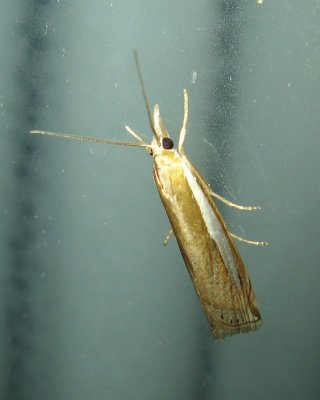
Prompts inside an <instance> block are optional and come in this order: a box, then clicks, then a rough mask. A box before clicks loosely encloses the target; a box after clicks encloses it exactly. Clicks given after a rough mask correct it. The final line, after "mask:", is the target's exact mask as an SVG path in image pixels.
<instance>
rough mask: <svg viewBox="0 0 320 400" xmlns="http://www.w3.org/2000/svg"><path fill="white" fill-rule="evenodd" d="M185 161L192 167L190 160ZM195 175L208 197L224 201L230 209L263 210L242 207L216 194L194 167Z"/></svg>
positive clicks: (253, 207) (254, 207)
mask: <svg viewBox="0 0 320 400" xmlns="http://www.w3.org/2000/svg"><path fill="white" fill-rule="evenodd" d="M184 159H185V160H186V162H187V163H188V164H189V165H191V166H192V164H191V163H190V161H189V160H187V159H186V157H184ZM193 173H194V175H195V176H196V179H197V181H198V182H201V184H202V185H203V187H204V190H205V191H206V192H207V194H208V196H213V197H215V198H216V199H218V200H220V201H222V202H223V203H225V204H227V205H228V206H229V207H234V208H237V209H238V210H247V211H251V210H261V207H260V206H242V205H240V204H236V203H232V201H230V200H227V199H225V198H224V197H223V196H221V195H220V194H218V193H216V192H214V191H213V190H212V189H211V186H210V185H209V183H207V182H206V181H205V180H204V179H203V178H202V176H201V175H200V174H199V173H198V171H197V170H196V169H195V167H193Z"/></svg>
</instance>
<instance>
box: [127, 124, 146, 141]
mask: <svg viewBox="0 0 320 400" xmlns="http://www.w3.org/2000/svg"><path fill="white" fill-rule="evenodd" d="M125 128H126V131H127V132H129V133H130V135H132V136H133V137H134V138H135V139H137V141H138V142H140V143H141V144H146V143H145V141H144V140H143V139H142V137H141V136H140V135H138V133H137V132H135V131H133V130H132V129H131V128H130V126H128V125H126V126H125Z"/></svg>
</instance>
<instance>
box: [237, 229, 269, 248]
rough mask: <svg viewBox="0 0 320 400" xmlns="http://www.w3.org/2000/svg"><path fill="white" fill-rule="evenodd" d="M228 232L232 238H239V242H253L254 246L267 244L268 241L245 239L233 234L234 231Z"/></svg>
mask: <svg viewBox="0 0 320 400" xmlns="http://www.w3.org/2000/svg"><path fill="white" fill-rule="evenodd" d="M229 233H230V236H232V237H233V239H236V240H239V242H243V243H247V244H254V245H255V246H268V245H269V243H268V242H258V241H255V240H247V239H243V238H242V237H240V236H237V235H235V234H234V233H231V232H229Z"/></svg>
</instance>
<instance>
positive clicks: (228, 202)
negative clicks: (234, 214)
mask: <svg viewBox="0 0 320 400" xmlns="http://www.w3.org/2000/svg"><path fill="white" fill-rule="evenodd" d="M208 189H209V194H210V195H211V196H213V197H215V198H216V199H218V200H220V201H222V203H224V204H226V205H227V206H229V207H233V208H237V209H238V210H246V211H252V210H261V207H260V206H242V205H240V204H236V203H232V201H230V200H227V199H226V198H224V197H223V196H221V195H220V194H218V193H216V192H214V191H213V190H212V189H211V188H210V186H209V185H208Z"/></svg>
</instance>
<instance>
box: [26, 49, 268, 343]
mask: <svg viewBox="0 0 320 400" xmlns="http://www.w3.org/2000/svg"><path fill="white" fill-rule="evenodd" d="M134 56H135V63H136V67H137V72H138V76H139V81H140V84H141V88H142V93H143V98H144V101H145V104H146V108H147V113H148V118H149V123H150V127H151V130H152V133H153V139H152V142H151V144H147V143H145V142H144V140H143V139H142V138H141V137H140V135H138V134H137V133H136V132H134V131H133V130H132V129H131V128H129V127H128V126H126V130H127V131H128V132H129V133H130V134H131V135H132V136H133V137H134V138H135V139H136V141H137V142H123V141H116V140H108V139H99V138H91V137H84V136H78V135H73V134H66V133H58V132H49V131H42V130H33V131H31V133H33V134H40V135H49V136H56V137H60V138H64V139H76V140H81V141H87V142H94V143H102V144H116V145H122V146H134V147H144V148H145V149H146V150H147V151H148V153H149V154H150V155H151V156H152V157H153V161H154V166H153V177H154V181H155V184H156V186H157V189H158V192H159V194H160V198H161V200H162V203H163V205H164V208H165V210H166V212H167V215H168V217H169V220H170V224H171V227H172V229H171V230H170V232H169V234H168V236H167V238H166V239H165V243H166V242H167V241H168V240H169V237H170V236H171V234H172V233H173V234H174V235H175V237H176V239H177V241H178V245H179V248H180V251H181V254H182V257H183V259H184V262H185V264H186V266H187V269H188V272H189V274H190V277H191V279H192V283H193V286H194V288H195V290H196V292H197V295H198V297H199V300H200V302H201V304H202V307H203V310H204V312H205V315H206V317H207V320H208V322H209V324H210V328H211V332H212V335H213V337H215V338H222V337H225V336H228V335H234V334H236V333H242V332H249V331H253V330H255V329H257V328H258V327H259V326H260V324H261V315H260V312H259V308H258V305H257V301H256V298H255V295H254V292H253V289H252V286H251V283H250V279H249V276H248V273H247V271H246V268H245V266H244V263H243V261H242V259H241V256H240V254H239V252H238V250H237V248H236V246H235V244H234V241H233V238H236V239H239V240H242V241H245V242H248V243H253V244H257V245H259V244H260V245H263V244H266V243H264V242H251V241H248V240H245V239H241V238H239V237H237V236H235V235H233V234H231V233H230V232H229V231H228V229H227V227H226V224H225V222H224V220H223V218H222V216H221V214H220V212H219V210H218V208H217V206H216V204H215V203H214V201H213V200H212V197H216V198H218V199H219V200H220V201H223V202H224V203H226V204H227V205H229V206H231V207H235V208H238V209H241V210H254V209H259V208H260V207H245V206H239V205H236V204H234V203H231V202H230V201H228V200H226V199H224V198H223V197H221V196H220V195H218V194H217V193H215V192H213V191H212V189H211V187H210V186H209V184H208V183H206V181H205V180H204V179H203V178H202V177H201V175H200V173H199V172H198V171H197V169H196V168H195V167H194V166H193V165H192V164H191V162H190V161H189V160H188V158H187V156H186V155H185V152H184V149H183V143H184V140H185V137H186V129H187V121H188V94H187V91H186V90H184V91H183V97H184V115H183V122H182V127H181V131H180V136H179V142H178V147H177V149H175V148H174V143H173V141H172V139H171V138H170V136H169V134H168V132H167V130H166V128H165V126H164V124H163V122H162V119H161V116H160V110H159V106H158V105H157V104H156V105H155V106H154V111H153V114H151V111H150V107H149V102H148V99H147V95H146V92H145V88H144V83H143V79H142V75H141V71H140V66H139V62H138V56H137V53H136V52H135V53H134Z"/></svg>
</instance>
